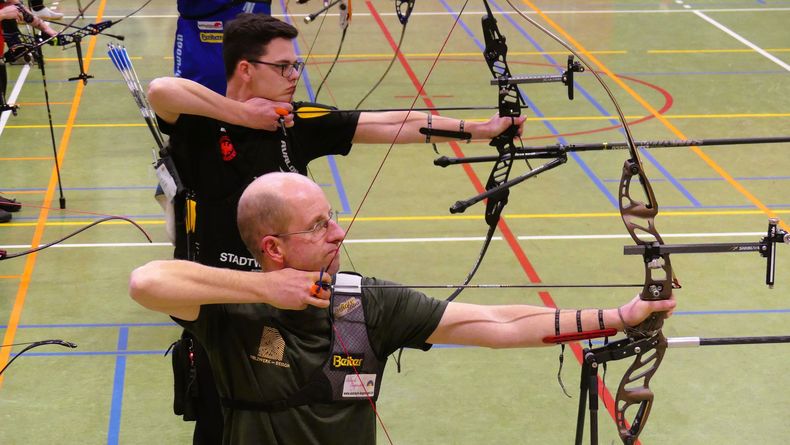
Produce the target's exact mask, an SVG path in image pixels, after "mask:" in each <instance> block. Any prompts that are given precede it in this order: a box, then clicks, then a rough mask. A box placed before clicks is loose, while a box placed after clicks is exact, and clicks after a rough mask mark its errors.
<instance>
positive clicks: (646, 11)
mask: <svg viewBox="0 0 790 445" xmlns="http://www.w3.org/2000/svg"><path fill="white" fill-rule="evenodd" d="M699 11H705V12H731V13H737V12H777V11H790V8H710V9H704V8H703V9H699ZM521 12H523V13H525V14H537V13H536V12H535V11H527V10H524V11H521ZM542 12H543V13H544V14H573V15H582V14H673V13H678V12H682V13H688V12H690V11H688V10H685V9H621V10H608V9H591V10H588V11H569V10H550V9H549V10H542ZM485 13H486V12H485V11H464V16H467V15H484V14H485ZM498 14H502V15H514V14H516V13H515V12H514V11H504V12H501V13H498ZM308 15H309V13H299V14H290V15H289V16H290V17H296V18H301V17H306V16H308ZM370 15H371V14H370V13H369V12H357V11H354V17H370ZM379 15H381V16H384V17H387V16H395V15H397V14H396V13H394V12H380V13H379ZM437 15H448V16H453V17H454V16H455V15H456V13H455V12H447V11H435V12H420V11H414V12H413V13H412V16H414V17H419V16H437ZM272 16H273V17H278V18H279V17H284V16H285V14H283V13H274V14H272ZM327 16H328V17H338V16H339V14H337V13H329V14H327ZM102 17H103V18H104V19H119V18H122V17H124V16H122V15H104V16H102ZM73 18H74V16H68V15H67V16H65V17H64V19H66V20H68V19H73ZM85 18H86V19H95V18H96V16H91V15H86V16H85ZM129 18H130V19H170V20H175V19H176V18H178V15H177V14H136V15H133V16H131V17H129Z"/></svg>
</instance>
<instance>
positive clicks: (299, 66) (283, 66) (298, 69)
mask: <svg viewBox="0 0 790 445" xmlns="http://www.w3.org/2000/svg"><path fill="white" fill-rule="evenodd" d="M247 62H250V63H254V64H258V65H269V66H275V67H278V68H280V74H282V76H283V77H290V76H293V75H294V74H296V75H297V76H298V75H300V74H302V70H303V69H304V62H294V63H271V62H264V61H263V60H250V59H247Z"/></svg>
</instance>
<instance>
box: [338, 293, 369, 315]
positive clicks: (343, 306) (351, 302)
mask: <svg viewBox="0 0 790 445" xmlns="http://www.w3.org/2000/svg"><path fill="white" fill-rule="evenodd" d="M361 305H362V303H361V302H360V301H359V299H358V298H353V297H352V298H349V299H348V300H346V301H344V302H342V303H340V304H338V305H337V307H335V309H334V313H335V318H342V317H345V316H346V315H348V314H349V313H351V311H353V310H354V309H356V308H358V307H360V306H361Z"/></svg>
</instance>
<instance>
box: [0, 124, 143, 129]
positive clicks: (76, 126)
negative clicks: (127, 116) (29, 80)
mask: <svg viewBox="0 0 790 445" xmlns="http://www.w3.org/2000/svg"><path fill="white" fill-rule="evenodd" d="M66 125H67V124H55V125H53V127H54V128H66ZM146 125H147V124H72V125H71V128H113V127H145V126H146ZM5 128H6V129H9V128H15V129H30V128H49V125H6V126H5Z"/></svg>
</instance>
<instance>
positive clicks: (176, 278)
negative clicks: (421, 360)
mask: <svg viewBox="0 0 790 445" xmlns="http://www.w3.org/2000/svg"><path fill="white" fill-rule="evenodd" d="M238 222H239V230H240V232H241V234H242V238H243V240H244V242H245V244H246V245H247V247H248V248H249V250H250V252H251V253H252V255H254V256H255V258H256V259H257V261H258V262H259V263H260V265H261V267H262V270H263V273H260V272H240V271H232V270H224V269H215V268H210V267H207V266H203V265H199V264H195V263H188V262H180V261H154V262H151V263H149V264H147V265H144V266H142V267H140V268H138V269H136V270H135V271H134V272H133V273H132V276H131V281H130V294H131V296H132V297H133V298H134V299H135V300H136V301H137V302H138V303H140V304H141V305H143V306H145V307H147V308H149V309H152V310H155V311H159V312H163V313H165V314H168V315H170V316H172V317H174V318H175V319H176V320H177V321H178V322H179V324H181V325H182V326H184V327H185V328H186V329H188V330H190V331H191V332H192V333H194V335H195V336H196V337H197V338H198V340H199V341H200V342H201V343H202V344H203V345H204V347H205V348H206V350H207V352H208V356H209V359H210V361H211V366H212V368H213V369H214V372H215V377H216V383H217V388H218V390H219V393H220V396H221V398H222V401H223V406H224V410H223V412H224V417H225V428H224V437H223V442H224V443H225V444H246V443H266V444H296V443H298V444H311V443H315V444H327V443H366V444H374V443H375V436H376V426H375V415H374V411H373V408H372V406H371V402H372V400H375V398H376V397H377V396H378V394H379V390H380V385H381V376H382V375H383V369H384V364H385V363H386V358H387V356H389V354H391V353H392V352H394V351H396V350H398V349H399V348H401V347H411V348H418V349H428V348H429V347H430V345H431V344H435V343H449V344H461V345H474V346H484V347H491V348H514V347H530V346H541V345H544V343H543V338H544V337H547V336H552V335H555V334H557V333H558V332H557V330H556V329H555V316H557V314H558V312H556V311H555V310H554V309H552V308H546V307H538V306H529V305H508V306H482V305H474V304H464V303H456V302H446V301H441V300H436V299H432V298H429V297H427V296H425V295H423V294H422V293H420V292H417V291H415V290H413V289H408V288H398V287H394V288H393V287H387V288H383V287H376V286H380V285H382V284H389V283H387V282H385V281H382V280H379V279H375V278H362V277H359V276H355V275H351V274H342V273H340V274H337V271H338V270H339V268H340V259H339V256H338V255H337V251H338V249H339V246H340V243H341V241H342V239H343V237H344V235H345V233H344V231H343V229H342V228H340V226H339V225H338V224H337V223H336V222H335V221H334V220H333V219H332V209H331V208H330V205H329V202H328V201H327V199H326V197H325V196H324V194H323V191H322V190H321V189H320V187H319V186H318V185H316V184H315V183H314V182H312V181H311V180H310V179H308V178H306V177H304V176H301V175H298V174H292V173H272V174H268V175H264V176H262V177H260V178H258V179H256V180H255V181H254V182H253V183H252V184H251V185H250V186H249V187H248V188H247V189H246V190H245V192H244V194H243V195H242V197H241V200H240V202H239V209H238ZM322 271H326V273H322ZM327 275H332V276H333V281H332V282H333V284H334V289H333V291H332V292H331V293H332V296H331V300H330V292H329V291H328V290H325V289H321V288H318V289H317V290H316V291H315V292H312V295H311V287H312V285H313V284H314V283H315V282H316V281H319V280H327V279H328V278H327ZM674 307H675V302H674V300H663V301H653V302H648V301H642V300H640V299H639V298H638V297H636V298H634V299H632V300H631V301H630V302H628V303H627V304H625V305H624V306H622V307H621V308H617V309H607V310H586V311H582V312H581V315H580V317H578V319H579V320H580V324H581V329H582V330H591V329H598V328H599V327H600V323H599V320H601V323H602V324H603V325H604V326H605V327H606V328H614V329H617V330H623V329H624V328H625V327H626V326H636V325H637V324H639V323H640V322H641V321H643V320H644V319H646V318H647V317H648V316H649V315H650V314H651V313H652V312H659V311H671V310H672V309H673V308H674ZM327 308H329V310H327ZM576 313H577V311H561V312H559V329H558V331H559V333H566V332H576V331H577V316H576Z"/></svg>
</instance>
